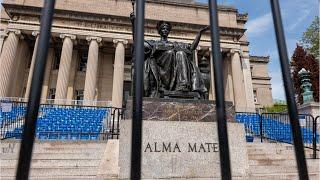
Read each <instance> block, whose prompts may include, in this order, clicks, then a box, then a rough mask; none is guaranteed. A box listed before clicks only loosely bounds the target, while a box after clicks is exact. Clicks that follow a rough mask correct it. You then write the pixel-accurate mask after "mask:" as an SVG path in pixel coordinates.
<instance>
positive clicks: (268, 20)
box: [246, 13, 272, 37]
mask: <svg viewBox="0 0 320 180" xmlns="http://www.w3.org/2000/svg"><path fill="white" fill-rule="evenodd" d="M271 27H272V16H271V13H266V14H264V15H262V16H259V17H257V18H255V19H253V20H251V21H248V23H247V25H246V28H247V34H248V35H250V36H251V37H256V36H260V35H262V34H263V33H265V32H266V31H268V30H269V29H270V28H271Z"/></svg>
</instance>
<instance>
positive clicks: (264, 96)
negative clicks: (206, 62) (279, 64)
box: [250, 56, 273, 108]
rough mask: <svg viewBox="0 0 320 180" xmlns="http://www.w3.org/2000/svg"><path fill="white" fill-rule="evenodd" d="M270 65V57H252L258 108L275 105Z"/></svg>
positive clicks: (251, 66)
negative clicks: (269, 70) (269, 71)
mask: <svg viewBox="0 0 320 180" xmlns="http://www.w3.org/2000/svg"><path fill="white" fill-rule="evenodd" d="M268 63H269V56H250V71H251V77H252V86H253V96H254V102H255V105H256V108H263V107H264V106H271V105H272V104H273V99H272V94H271V83H270V80H271V77H270V76H269V73H268Z"/></svg>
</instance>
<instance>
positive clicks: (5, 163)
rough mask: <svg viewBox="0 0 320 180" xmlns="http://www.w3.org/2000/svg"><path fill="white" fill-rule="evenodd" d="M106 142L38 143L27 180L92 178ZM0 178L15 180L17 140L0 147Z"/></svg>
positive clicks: (96, 171) (17, 152)
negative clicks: (28, 179)
mask: <svg viewBox="0 0 320 180" xmlns="http://www.w3.org/2000/svg"><path fill="white" fill-rule="evenodd" d="M106 145H107V143H106V142H90V141H85V142H72V143H70V142H61V141H59V142H55V141H52V142H41V141H39V142H37V143H36V144H35V146H34V150H33V157H32V158H33V160H32V164H31V172H30V179H95V177H96V175H97V173H98V170H99V166H100V161H101V159H102V156H103V154H104V151H105V149H106ZM0 147H1V148H0V150H1V154H0V166H1V167H0V174H1V176H0V179H1V180H6V179H15V178H14V177H15V173H16V165H17V162H18V154H19V149H20V147H19V141H11V140H7V141H2V142H1V145H0Z"/></svg>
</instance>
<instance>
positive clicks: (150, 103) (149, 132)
mask: <svg viewBox="0 0 320 180" xmlns="http://www.w3.org/2000/svg"><path fill="white" fill-rule="evenodd" d="M213 103H214V102H212V101H200V100H172V99H167V100H166V99H158V100H157V99H152V100H151V99H145V101H144V104H143V106H144V107H143V110H144V111H143V133H142V136H143V138H142V179H170V178H214V177H216V178H219V177H220V159H219V142H218V132H217V123H216V119H215V108H214V106H215V105H214V104H213ZM131 104H132V102H131V101H130V100H129V102H128V103H127V109H128V110H127V112H126V119H127V120H124V121H122V122H121V123H120V132H121V135H120V149H119V151H120V152H119V167H120V175H119V178H120V179H127V178H129V176H130V155H131V128H132V127H131V124H132V122H131V115H130V113H131V110H130V109H131ZM227 109H228V111H227V112H228V113H227V114H228V118H229V123H228V135H229V148H230V153H231V157H230V159H231V164H232V175H233V176H238V177H241V176H246V174H247V170H248V156H247V149H246V142H245V132H244V127H243V125H241V124H238V123H232V121H233V118H232V117H233V115H232V114H234V108H233V107H232V106H230V104H229V103H227Z"/></svg>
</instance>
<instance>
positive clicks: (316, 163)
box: [249, 159, 320, 168]
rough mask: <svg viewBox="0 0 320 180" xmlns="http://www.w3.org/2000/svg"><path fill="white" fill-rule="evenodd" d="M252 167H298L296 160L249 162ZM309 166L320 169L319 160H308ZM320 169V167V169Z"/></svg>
mask: <svg viewBox="0 0 320 180" xmlns="http://www.w3.org/2000/svg"><path fill="white" fill-rule="evenodd" d="M249 165H250V166H256V165H282V166H289V165H296V160H288V159H265V160H249ZM307 165H308V166H316V167H319V165H320V162H319V159H314V160H313V159H308V160H307ZM319 168H320V167H319Z"/></svg>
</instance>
